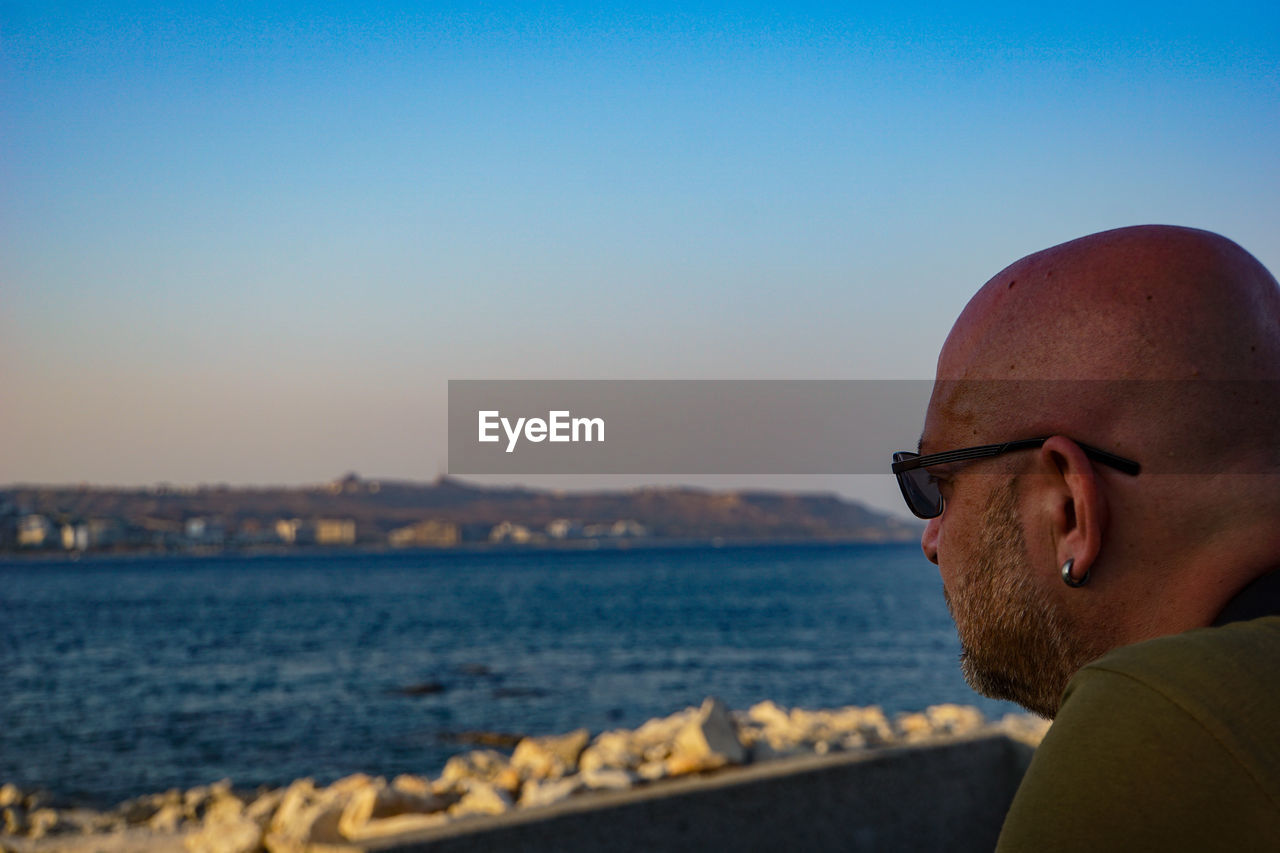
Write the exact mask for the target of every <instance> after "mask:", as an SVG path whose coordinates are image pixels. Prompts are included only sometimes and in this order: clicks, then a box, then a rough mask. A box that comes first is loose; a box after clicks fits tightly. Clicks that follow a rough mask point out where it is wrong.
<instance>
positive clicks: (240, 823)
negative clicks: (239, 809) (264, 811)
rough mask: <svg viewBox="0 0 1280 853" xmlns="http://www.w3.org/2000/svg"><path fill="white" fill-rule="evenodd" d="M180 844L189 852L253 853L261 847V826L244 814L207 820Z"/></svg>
mask: <svg viewBox="0 0 1280 853" xmlns="http://www.w3.org/2000/svg"><path fill="white" fill-rule="evenodd" d="M182 844H183V846H184V847H186V848H187V850H189V851H190V853H255V851H257V850H260V849H261V848H262V827H261V826H259V825H258V824H257V823H256V822H254V821H253V820H250V819H249V818H247V817H244V816H241V817H238V818H222V819H214V820H209V821H207V822H206V823H205V824H204V826H202V827H201V828H200V830H199V831H197V832H195V833H193V834H191V835H188V836H187V837H186V838H184V839H183V840H182Z"/></svg>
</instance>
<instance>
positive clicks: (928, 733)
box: [894, 712, 933, 743]
mask: <svg viewBox="0 0 1280 853" xmlns="http://www.w3.org/2000/svg"><path fill="white" fill-rule="evenodd" d="M894 728H895V729H896V730H897V733H898V736H899V737H901V738H902V739H903V740H906V741H907V742H908V743H911V742H914V741H919V740H927V739H928V738H931V737H933V726H932V725H931V724H930V723H929V718H928V717H927V716H925V715H924V714H921V713H919V712H915V713H910V714H899V715H898V719H897V721H896V723H895V725H894Z"/></svg>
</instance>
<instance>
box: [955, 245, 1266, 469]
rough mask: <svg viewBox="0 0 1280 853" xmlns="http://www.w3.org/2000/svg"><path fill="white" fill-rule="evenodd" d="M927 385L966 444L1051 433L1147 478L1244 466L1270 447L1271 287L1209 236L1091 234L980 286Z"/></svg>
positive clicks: (1243, 257) (1259, 270)
mask: <svg viewBox="0 0 1280 853" xmlns="http://www.w3.org/2000/svg"><path fill="white" fill-rule="evenodd" d="M938 379H939V380H941V381H940V383H939V386H938V388H937V390H936V391H935V399H934V404H935V405H936V406H937V407H939V408H941V409H945V410H946V412H947V414H948V415H949V417H950V418H951V420H952V421H953V425H958V426H961V427H967V429H968V432H969V435H968V436H967V437H965V440H966V441H968V440H969V439H976V438H978V437H980V436H983V437H988V438H989V440H991V441H999V440H1004V439H1003V438H1001V436H1007V435H1015V434H1027V435H1030V434H1053V433H1055V432H1059V433H1063V434H1066V435H1072V436H1075V437H1077V438H1079V439H1080V440H1084V441H1088V442H1090V443H1096V444H1099V445H1100V446H1107V447H1112V448H1115V451H1116V452H1118V453H1122V454H1124V453H1131V454H1132V455H1133V458H1136V459H1140V460H1143V461H1146V462H1147V463H1148V464H1147V468H1148V470H1160V469H1161V466H1163V470H1165V471H1170V472H1189V471H1198V472H1206V471H1210V470H1213V471H1221V470H1226V469H1234V468H1236V467H1246V466H1248V467H1250V468H1251V469H1252V470H1257V466H1258V465H1259V464H1260V463H1261V464H1274V463H1275V462H1276V461H1277V459H1276V455H1277V448H1280V441H1277V440H1276V439H1277V433H1276V421H1277V417H1276V415H1277V412H1278V411H1280V400H1277V398H1276V396H1275V391H1276V389H1277V388H1278V387H1280V385H1277V384H1276V383H1278V382H1280V287H1278V286H1277V284H1276V280H1275V279H1274V278H1273V277H1272V276H1271V274H1270V273H1269V272H1267V270H1266V268H1264V267H1263V266H1262V264H1260V263H1259V262H1258V261H1257V259H1255V258H1254V257H1253V256H1252V255H1250V254H1249V253H1248V252H1246V251H1245V250H1244V249H1242V248H1241V247H1240V246H1238V245H1236V244H1235V243H1233V242H1231V241H1230V240H1227V239H1226V238H1224V237H1221V236H1218V235H1217V234H1212V233H1210V232H1207V231H1199V230H1195V229H1191V228H1178V227H1172V226H1159V225H1147V226H1138V227H1133V228H1121V229H1117V230H1114V231H1105V232H1102V233H1100V234H1093V235H1091V236H1088V237H1083V238H1080V239H1078V240H1073V241H1071V242H1069V243H1063V244H1062V245H1059V246H1054V247H1053V248H1050V249H1046V250H1044V251H1042V252H1037V253H1036V254H1033V255H1030V256H1028V257H1026V258H1023V259H1022V260H1020V261H1018V262H1016V263H1014V264H1013V265H1011V266H1009V267H1008V268H1006V269H1005V270H1003V271H1002V272H1000V273H999V274H998V275H996V276H995V277H994V278H992V279H991V280H990V281H988V282H987V283H986V284H985V285H984V286H983V287H982V288H981V289H980V290H979V291H978V293H977V294H976V295H975V296H974V297H973V299H971V300H970V302H969V304H968V305H967V306H966V307H965V309H964V311H963V312H962V313H961V315H960V318H959V319H958V320H957V321H956V324H955V326H954V327H953V329H952V330H951V334H950V335H949V336H948V338H947V341H946V343H945V345H944V346H943V349H942V353H941V355H940V357H939V360H938ZM948 380H962V381H961V382H959V383H958V384H955V385H951V384H948ZM963 380H982V381H980V382H973V381H963Z"/></svg>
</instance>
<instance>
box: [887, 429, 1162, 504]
mask: <svg viewBox="0 0 1280 853" xmlns="http://www.w3.org/2000/svg"><path fill="white" fill-rule="evenodd" d="M1051 437H1052V436H1047V435H1046V436H1045V437H1043V438H1024V439H1019V440H1018V441H1006V442H1005V443H1004V444H982V445H979V446H977V447H966V448H963V449H961V450H948V451H946V452H945V453H930V454H929V455H928V456H921V455H920V454H919V453H912V452H911V451H909V450H899V451H898V452H897V453H895V454H893V466H892V468H893V473H894V474H895V475H896V476H897V478H898V488H899V489H901V490H902V497H903V498H905V499H906V501H907V506H908V507H910V509H911V512H912V513H914V514H915V516H916V517H917V518H937V517H938V516H940V515H942V490H941V489H940V488H939V487H938V481H937V480H935V479H934V478H933V477H932V476H931V475H930V474H929V472H928V471H927V470H925V469H927V468H928V467H929V466H931V465H943V464H945V463H947V462H964V461H967V460H970V459H986V458H988V457H991V456H999V455H1001V454H1003V453H1011V452H1013V451H1015V450H1031V449H1033V448H1036V447H1040V446H1042V445H1043V444H1044V443H1045V442H1046V441H1048V440H1049V439H1050V438H1051ZM1076 444H1078V445H1079V446H1080V449H1081V450H1083V451H1084V455H1085V456H1088V457H1089V458H1090V459H1092V460H1093V461H1095V462H1098V463H1100V464H1102V465H1108V466H1110V467H1112V468H1115V469H1116V470H1117V471H1121V472H1123V473H1125V474H1129V475H1130V476H1137V474H1138V472H1139V471H1141V470H1142V466H1140V465H1139V464H1138V463H1137V462H1134V461H1133V460H1132V459H1125V458H1124V457H1123V456H1116V455H1115V454H1114V453H1108V452H1107V451H1105V450H1099V449H1098V448H1096V447H1091V446H1089V445H1087V444H1084V443H1083V442H1079V441H1077V442H1076Z"/></svg>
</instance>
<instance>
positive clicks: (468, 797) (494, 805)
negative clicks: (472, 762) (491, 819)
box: [449, 779, 514, 817]
mask: <svg viewBox="0 0 1280 853" xmlns="http://www.w3.org/2000/svg"><path fill="white" fill-rule="evenodd" d="M466 789H467V791H466V793H465V794H463V795H462V799H461V800H459V801H458V802H457V803H456V804H454V805H453V806H450V807H449V814H450V815H452V816H454V817H465V816H467V815H485V814H489V815H494V814H503V813H505V812H508V811H510V810H511V808H512V807H513V805H514V803H513V802H512V800H511V795H510V794H508V793H507V792H506V791H504V790H502V789H501V788H498V787H497V786H495V785H491V784H489V783H488V782H481V781H478V780H475V779H472V780H469V781H468V783H467V785H466Z"/></svg>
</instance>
